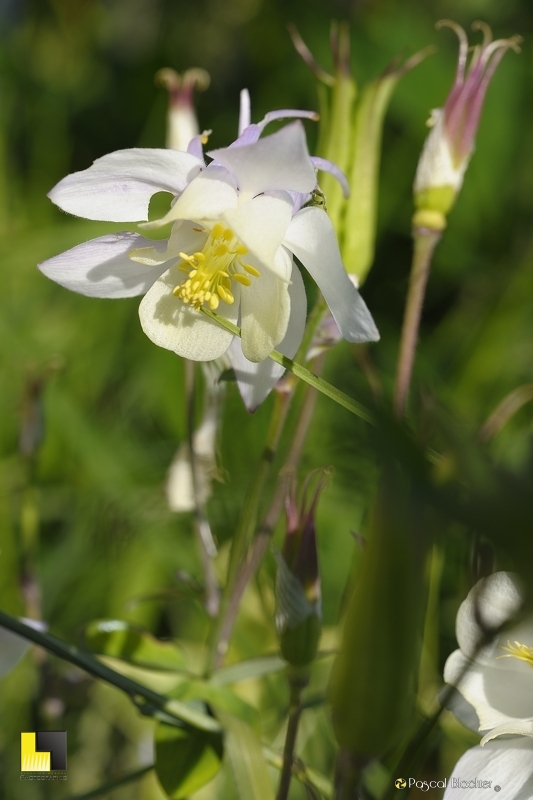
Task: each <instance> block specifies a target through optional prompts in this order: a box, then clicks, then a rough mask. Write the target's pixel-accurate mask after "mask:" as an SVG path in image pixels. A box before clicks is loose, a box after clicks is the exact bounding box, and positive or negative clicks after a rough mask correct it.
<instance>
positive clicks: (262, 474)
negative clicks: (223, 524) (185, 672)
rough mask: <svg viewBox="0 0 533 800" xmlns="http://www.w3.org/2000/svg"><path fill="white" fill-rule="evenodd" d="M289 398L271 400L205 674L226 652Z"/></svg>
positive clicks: (229, 566) (234, 539)
mask: <svg viewBox="0 0 533 800" xmlns="http://www.w3.org/2000/svg"><path fill="white" fill-rule="evenodd" d="M291 399H292V394H289V395H284V394H276V397H275V403H274V409H273V412H272V418H271V420H270V427H269V430H268V434H267V439H266V442H265V446H264V448H263V452H262V453H261V458H260V461H259V464H258V467H257V470H256V472H255V475H254V479H253V481H252V484H251V486H250V487H249V489H248V493H247V496H246V499H245V502H244V508H243V512H242V515H241V518H240V520H239V524H238V526H237V530H236V531H235V536H234V538H233V541H232V546H231V551H230V560H229V565H228V577H227V581H226V586H225V588H224V591H223V593H222V600H221V604H220V613H219V617H218V621H217V624H216V626H215V628H214V631H213V636H212V640H211V647H210V652H209V658H208V663H207V671H208V673H209V672H211V671H212V670H213V669H217V668H218V667H219V666H220V665H221V663H222V660H223V659H224V656H225V654H226V652H227V648H228V637H227V636H226V635H225V634H224V630H225V623H226V615H227V612H228V607H229V604H230V600H231V596H232V594H233V592H234V584H235V579H236V577H237V572H238V569H239V567H240V564H241V561H242V558H243V556H244V554H245V552H246V548H247V547H248V544H249V542H250V540H251V538H252V536H253V534H254V531H255V528H256V525H257V517H258V514H259V505H260V503H261V500H262V497H263V492H264V489H265V484H266V481H267V479H268V476H269V474H270V470H271V468H272V464H273V461H274V458H275V456H276V452H277V449H278V445H279V441H280V438H281V434H282V432H283V428H284V426H285V422H286V419H287V414H288V411H289V407H290V402H291Z"/></svg>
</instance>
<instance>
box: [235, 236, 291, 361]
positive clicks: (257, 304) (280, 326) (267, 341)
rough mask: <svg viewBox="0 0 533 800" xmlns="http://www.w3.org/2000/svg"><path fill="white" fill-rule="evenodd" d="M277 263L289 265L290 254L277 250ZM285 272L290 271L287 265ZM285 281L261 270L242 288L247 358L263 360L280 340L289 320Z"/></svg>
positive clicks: (244, 338) (267, 271)
mask: <svg viewBox="0 0 533 800" xmlns="http://www.w3.org/2000/svg"><path fill="white" fill-rule="evenodd" d="M277 261H278V262H282V261H283V262H285V264H287V262H288V263H289V264H290V261H291V259H290V256H289V254H288V253H287V251H285V250H284V249H283V248H280V249H279V253H278V258H277ZM280 270H281V267H280ZM287 271H288V274H290V267H289V270H287ZM289 314H290V298H289V291H288V284H287V283H286V282H285V281H283V280H280V279H279V278H278V277H276V275H273V274H272V272H270V270H263V272H262V273H261V276H260V277H259V278H253V280H252V283H251V285H250V286H246V287H243V288H242V290H241V336H242V340H241V341H242V352H243V353H244V355H245V357H246V358H247V359H248V360H249V361H264V360H265V358H267V357H268V354H269V353H271V352H272V350H274V348H275V347H276V346H277V345H278V344H279V343H280V342H281V340H282V339H283V337H284V336H285V334H286V331H287V326H288V323H289Z"/></svg>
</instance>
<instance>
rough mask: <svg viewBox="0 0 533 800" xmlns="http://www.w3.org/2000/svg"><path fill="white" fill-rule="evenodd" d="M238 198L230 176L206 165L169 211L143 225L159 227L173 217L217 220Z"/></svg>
mask: <svg viewBox="0 0 533 800" xmlns="http://www.w3.org/2000/svg"><path fill="white" fill-rule="evenodd" d="M237 202H238V198H237V192H236V191H235V186H234V181H233V177H232V176H231V175H230V173H229V172H228V171H227V170H226V169H224V168H223V167H217V166H212V165H209V167H207V169H205V170H204V171H203V172H201V173H200V174H199V175H197V177H196V178H195V179H194V180H193V181H191V183H190V184H189V185H188V186H187V188H186V189H185V191H184V192H183V194H182V195H181V196H180V197H179V198H178V199H177V201H176V202H175V203H174V205H173V206H172V208H171V209H170V211H169V212H168V213H167V214H165V216H164V217H162V218H161V219H156V220H153V222H145V223H143V225H142V227H143V228H160V227H161V226H162V225H166V224H167V223H168V222H173V221H174V220H176V219H192V220H216V219H218V218H219V217H220V216H221V214H222V213H223V212H224V211H226V209H228V208H235V206H236V205H237Z"/></svg>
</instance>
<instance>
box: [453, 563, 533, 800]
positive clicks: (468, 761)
mask: <svg viewBox="0 0 533 800" xmlns="http://www.w3.org/2000/svg"><path fill="white" fill-rule="evenodd" d="M521 605H522V595H521V592H520V588H519V584H518V582H517V580H516V578H515V576H513V575H512V574H510V573H506V572H497V573H495V574H494V575H491V576H489V577H488V578H486V579H485V580H483V581H480V582H479V583H478V584H477V585H476V586H475V587H474V588H473V589H472V590H471V591H470V593H469V594H468V597H467V598H466V600H465V601H464V602H463V603H462V604H461V607H460V608H459V612H458V614H457V621H456V635H457V641H458V643H459V648H460V649H459V650H456V651H455V652H453V653H452V654H451V656H450V657H449V658H448V660H447V662H446V665H445V668H444V679H445V681H446V682H447V683H449V684H452V685H455V686H457V688H458V692H457V693H456V695H455V698H453V699H452V702H451V704H450V707H451V710H452V711H453V712H454V714H455V715H456V716H457V717H458V718H459V719H460V720H461V721H462V722H463V723H464V724H465V725H466V726H467V727H469V728H471V729H473V730H477V731H479V732H480V733H483V734H484V736H483V738H482V739H481V743H480V746H478V747H473V748H471V749H470V750H468V751H467V752H466V753H465V754H464V755H463V756H462V758H461V759H460V760H459V761H458V762H457V764H456V765H455V767H454V770H453V772H452V775H451V778H450V780H449V781H448V787H447V790H446V792H445V795H444V797H445V800H451V799H452V798H454V799H455V800H461V796H462V794H463V795H464V797H465V798H466V796H467V795H468V798H469V799H470V798H473V800H481V797H485V798H486V792H487V789H486V788H485V789H483V788H481V787H474V788H472V787H470V786H468V782H469V781H470V780H472V779H473V778H477V779H478V781H492V788H494V786H495V785H497V786H500V787H501V789H502V791H503V792H504V796H505V797H506V798H508V800H513V798H516V800H518V798H519V799H520V800H528V798H532V797H533V619H531V618H529V619H525V620H523V621H520V622H518V623H516V624H515V625H513V626H512V627H511V628H509V629H507V630H503V631H502V632H500V633H499V634H498V635H496V636H495V638H494V639H493V640H492V642H491V643H490V644H485V645H483V646H480V644H481V643H482V641H483V639H484V635H486V634H487V633H489V634H490V631H491V630H493V631H496V630H497V629H498V628H499V627H500V626H501V625H503V624H504V623H506V622H508V621H510V620H512V618H513V617H514V616H515V614H516V613H517V611H518V610H519V609H520V606H521ZM465 670H466V671H465ZM503 735H506V736H507V735H510V736H511V738H505V739H500V738H499V737H500V736H503ZM453 779H455V780H456V781H457V780H459V781H460V782H461V781H462V782H465V786H464V787H463V788H461V785H459V786H458V787H457V786H455V787H454V784H453ZM502 796H503V795H502Z"/></svg>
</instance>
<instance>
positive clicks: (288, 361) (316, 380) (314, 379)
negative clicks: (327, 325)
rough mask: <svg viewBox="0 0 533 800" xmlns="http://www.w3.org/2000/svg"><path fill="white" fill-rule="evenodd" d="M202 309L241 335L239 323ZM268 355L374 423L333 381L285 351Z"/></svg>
mask: <svg viewBox="0 0 533 800" xmlns="http://www.w3.org/2000/svg"><path fill="white" fill-rule="evenodd" d="M201 311H202V312H203V313H204V314H205V315H206V316H207V317H209V318H210V319H212V320H213V321H214V322H216V323H217V324H218V325H220V327H221V328H224V330H226V331H229V332H230V333H233V335H234V336H239V337H240V335H241V329H240V328H238V327H237V325H234V324H233V323H232V322H230V321H229V320H227V319H224V317H220V316H219V315H218V314H215V313H214V311H211V310H210V309H208V308H205V307H204V306H202V308H201ZM268 357H269V358H270V359H272V361H275V363H276V364H280V365H281V366H282V367H285V369H288V370H289V372H292V374H293V375H296V377H297V378H300V379H301V380H303V381H305V382H306V383H308V384H310V385H311V386H314V387H315V389H318V391H319V392H321V393H322V394H324V395H326V397H329V398H330V399H331V400H334V401H335V402H336V403H338V404H339V405H340V406H342V407H343V408H346V409H347V410H348V411H350V412H351V413H352V414H355V416H356V417H360V418H361V419H364V420H365V422H370V423H372V424H373V422H374V419H373V416H372V413H371V412H370V411H369V410H368V409H367V408H365V407H364V406H363V405H361V403H358V402H357V400H354V399H353V397H350V396H349V395H347V394H346V393H345V392H342V391H341V390H340V389H337V388H336V387H335V386H332V385H331V383H328V382H327V381H325V380H324V378H320V377H318V375H314V374H313V373H312V372H311V371H310V370H308V369H307V368H306V367H303V366H302V365H301V364H298V363H297V362H296V361H293V360H292V358H288V357H287V356H284V355H283V353H279V352H278V351H277V350H272V352H271V353H270V354H269V356H268Z"/></svg>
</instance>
